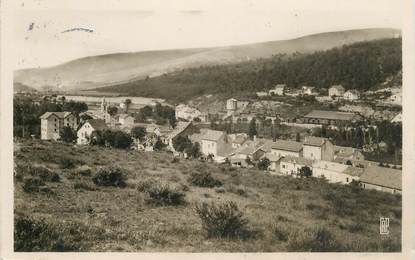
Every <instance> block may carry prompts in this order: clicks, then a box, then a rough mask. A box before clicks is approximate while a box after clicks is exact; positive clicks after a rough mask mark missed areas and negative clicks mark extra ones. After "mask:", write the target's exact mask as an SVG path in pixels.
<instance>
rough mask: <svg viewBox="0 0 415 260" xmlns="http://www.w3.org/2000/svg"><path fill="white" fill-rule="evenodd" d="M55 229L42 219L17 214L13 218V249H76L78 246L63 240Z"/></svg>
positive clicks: (37, 250)
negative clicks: (17, 215)
mask: <svg viewBox="0 0 415 260" xmlns="http://www.w3.org/2000/svg"><path fill="white" fill-rule="evenodd" d="M57 230H58V229H57V228H55V227H54V226H53V225H51V224H49V223H47V222H46V221H45V220H44V219H40V220H35V219H33V218H30V217H26V216H19V217H17V218H15V220H14V251H17V252H42V251H43V252H48V251H61V252H62V251H76V250H77V249H78V246H77V245H76V244H74V243H67V242H65V241H64V240H63V239H62V238H61V237H60V232H58V231H57Z"/></svg>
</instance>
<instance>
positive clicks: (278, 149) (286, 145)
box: [270, 140, 303, 157]
mask: <svg viewBox="0 0 415 260" xmlns="http://www.w3.org/2000/svg"><path fill="white" fill-rule="evenodd" d="M302 152H303V144H302V143H300V142H295V141H287V140H277V141H275V142H273V143H272V145H271V151H270V153H271V154H272V155H275V156H278V157H284V156H292V157H302Z"/></svg>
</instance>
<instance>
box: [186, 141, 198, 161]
mask: <svg viewBox="0 0 415 260" xmlns="http://www.w3.org/2000/svg"><path fill="white" fill-rule="evenodd" d="M185 152H186V153H187V155H189V156H191V157H193V158H199V157H200V155H201V154H202V153H201V152H200V144H199V143H198V142H195V143H194V144H193V145H191V146H190V147H187V148H186V149H185Z"/></svg>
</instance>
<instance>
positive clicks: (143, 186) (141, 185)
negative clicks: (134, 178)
mask: <svg viewBox="0 0 415 260" xmlns="http://www.w3.org/2000/svg"><path fill="white" fill-rule="evenodd" d="M157 183H158V182H157V181H156V180H155V179H147V180H143V181H139V182H138V183H137V190H138V191H140V192H146V191H147V190H149V189H150V188H151V187H153V186H154V185H156V184H157Z"/></svg>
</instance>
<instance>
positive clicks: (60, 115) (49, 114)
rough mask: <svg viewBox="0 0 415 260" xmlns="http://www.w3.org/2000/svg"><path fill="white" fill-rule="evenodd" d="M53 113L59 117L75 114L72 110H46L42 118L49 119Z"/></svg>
mask: <svg viewBox="0 0 415 260" xmlns="http://www.w3.org/2000/svg"><path fill="white" fill-rule="evenodd" d="M51 115H55V116H56V117H58V118H61V119H63V118H65V117H67V116H70V115H73V114H72V113H71V112H46V113H44V114H43V115H41V116H40V118H41V119H47V118H49V117H50V116H51Z"/></svg>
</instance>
